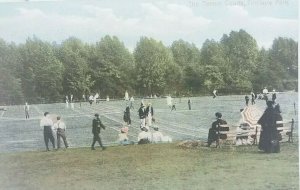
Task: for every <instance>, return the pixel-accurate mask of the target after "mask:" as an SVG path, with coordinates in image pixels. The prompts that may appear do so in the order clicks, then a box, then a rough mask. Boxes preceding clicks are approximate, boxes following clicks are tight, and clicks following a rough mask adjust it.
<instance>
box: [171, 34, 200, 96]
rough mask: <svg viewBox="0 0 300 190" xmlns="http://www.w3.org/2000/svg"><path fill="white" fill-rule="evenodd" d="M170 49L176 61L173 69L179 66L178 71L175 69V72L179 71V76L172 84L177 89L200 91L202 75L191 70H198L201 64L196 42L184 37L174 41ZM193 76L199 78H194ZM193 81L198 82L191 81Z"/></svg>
mask: <svg viewBox="0 0 300 190" xmlns="http://www.w3.org/2000/svg"><path fill="white" fill-rule="evenodd" d="M170 49H171V51H172V54H173V58H174V63H175V65H174V66H173V70H174V69H175V68H177V71H175V70H174V71H173V72H174V73H178V76H176V84H172V86H174V87H176V89H177V91H178V90H190V89H194V90H196V91H198V90H199V89H200V86H201V84H200V83H199V81H200V78H199V77H200V75H199V74H191V73H190V71H192V70H193V71H195V70H197V69H198V67H199V65H200V51H199V49H198V48H197V47H196V46H195V44H191V43H188V42H186V41H184V40H182V39H180V40H177V41H174V42H173V43H172V45H171V47H170ZM178 66H179V67H178ZM178 69H180V70H178ZM171 70H172V69H171ZM173 75H174V74H173ZM168 76H169V75H168ZM192 77H197V78H194V79H193V78H192ZM191 81H197V82H192V83H191ZM168 84H170V82H168Z"/></svg>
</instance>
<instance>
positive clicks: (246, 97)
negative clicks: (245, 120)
mask: <svg viewBox="0 0 300 190" xmlns="http://www.w3.org/2000/svg"><path fill="white" fill-rule="evenodd" d="M249 100H250V98H249V96H248V95H246V96H245V101H246V106H248V104H249Z"/></svg>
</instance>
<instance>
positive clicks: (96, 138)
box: [92, 134, 104, 148]
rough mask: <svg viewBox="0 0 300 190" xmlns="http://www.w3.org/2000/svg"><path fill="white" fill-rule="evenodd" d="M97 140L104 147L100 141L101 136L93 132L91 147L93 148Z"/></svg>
mask: <svg viewBox="0 0 300 190" xmlns="http://www.w3.org/2000/svg"><path fill="white" fill-rule="evenodd" d="M97 141H98V143H99V145H100V146H101V147H102V148H104V146H103V144H102V141H101V138H100V136H99V134H94V138H93V143H92V148H94V146H95V143H96V142H97Z"/></svg>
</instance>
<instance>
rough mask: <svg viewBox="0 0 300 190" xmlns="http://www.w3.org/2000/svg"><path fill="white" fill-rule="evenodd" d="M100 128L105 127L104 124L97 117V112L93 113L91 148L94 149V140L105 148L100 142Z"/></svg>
mask: <svg viewBox="0 0 300 190" xmlns="http://www.w3.org/2000/svg"><path fill="white" fill-rule="evenodd" d="M101 128H102V129H105V126H104V125H103V124H102V122H101V120H100V118H99V114H97V113H96V114H95V118H94V119H93V130H92V132H93V135H94V138H93V143H92V150H95V147H94V145H95V143H96V141H98V143H99V145H100V146H101V147H102V150H104V149H106V148H105V147H104V146H103V144H102V142H101V138H100V136H99V135H100V130H101Z"/></svg>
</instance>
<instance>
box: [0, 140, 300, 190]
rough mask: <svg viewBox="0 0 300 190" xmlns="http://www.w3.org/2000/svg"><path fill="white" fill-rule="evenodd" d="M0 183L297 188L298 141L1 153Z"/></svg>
mask: <svg viewBox="0 0 300 190" xmlns="http://www.w3.org/2000/svg"><path fill="white" fill-rule="evenodd" d="M0 189H31V190H32V189H80V190H82V189H122V190H127V189H130V190H131V189H172V190H173V189H184V190H185V189H186V190H190V189H204V190H207V189H208V190H209V189H211V190H212V189H218V190H220V189H229V190H234V189H238V190H240V189H243V190H245V189H251V190H254V189H258V190H264V189H272V190H274V189H278V190H279V189H280V190H284V189H287V190H290V189H299V152H298V143H294V144H288V143H282V144H281V152H280V153H279V154H265V153H261V152H259V151H258V149H257V147H256V146H246V147H230V146H228V147H222V148H220V149H217V148H206V147H201V148H194V149H183V148H180V147H178V146H177V144H176V143H172V144H151V145H130V146H116V147H109V148H108V149H106V150H104V151H102V150H100V148H98V149H96V150H95V151H91V150H90V149H89V148H74V149H68V150H59V151H50V152H42V151H41V152H38V151H36V152H22V153H1V154H0Z"/></svg>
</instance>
